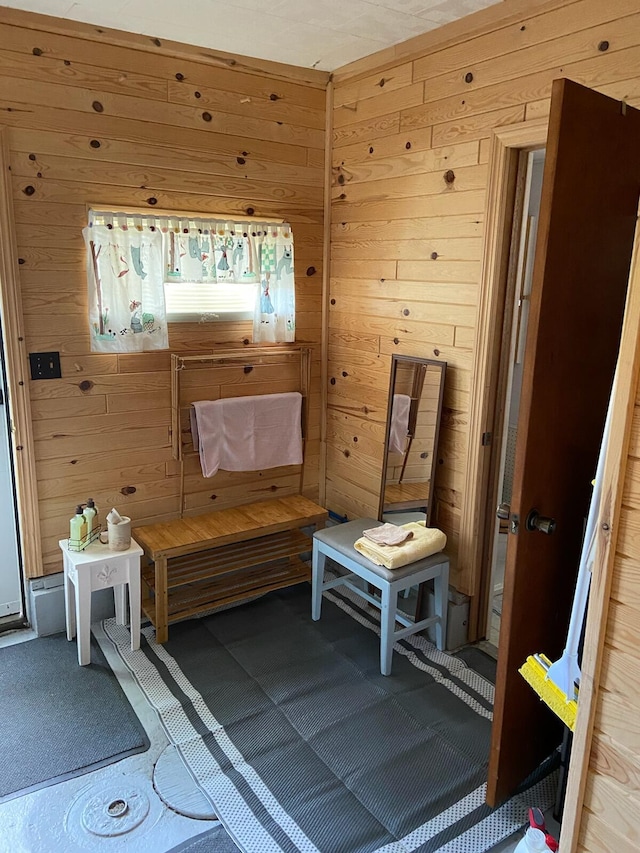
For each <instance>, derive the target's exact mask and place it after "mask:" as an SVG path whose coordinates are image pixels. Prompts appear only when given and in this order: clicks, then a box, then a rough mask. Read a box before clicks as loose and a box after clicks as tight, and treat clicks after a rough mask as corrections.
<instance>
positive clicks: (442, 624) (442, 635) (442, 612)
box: [433, 563, 449, 652]
mask: <svg viewBox="0 0 640 853" xmlns="http://www.w3.org/2000/svg"><path fill="white" fill-rule="evenodd" d="M433 594H434V598H435V610H436V615H437V616H438V617H439V619H438V621H437V622H436V626H435V627H436V646H437V647H438V648H439V649H440V651H441V652H443V651H444V650H445V648H446V646H447V613H448V608H449V564H448V563H445V564H444V565H443V566H442V571H441V572H440V574H439V575H437V576H436V577H435V578H434V580H433Z"/></svg>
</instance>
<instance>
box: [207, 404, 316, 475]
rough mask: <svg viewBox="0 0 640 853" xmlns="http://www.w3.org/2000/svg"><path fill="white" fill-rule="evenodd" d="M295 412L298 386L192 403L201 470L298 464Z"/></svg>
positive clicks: (299, 443) (299, 431) (299, 435)
mask: <svg viewBox="0 0 640 853" xmlns="http://www.w3.org/2000/svg"><path fill="white" fill-rule="evenodd" d="M301 412H302V395H301V394H300V393H299V392H298V391H293V392H289V393H285V394H262V395H259V396H254V397H232V398H230V399H227V400H203V401H200V402H197V403H193V404H192V409H191V433H192V436H193V443H194V447H197V448H198V451H199V453H200V465H201V466H202V473H203V475H204V476H205V477H213V475H214V474H215V473H216V471H217V470H218V468H222V469H223V470H224V471H261V470H262V469H264V468H277V467H279V466H280V465H300V464H302V429H301V419H300V416H301Z"/></svg>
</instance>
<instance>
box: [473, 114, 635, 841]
mask: <svg viewBox="0 0 640 853" xmlns="http://www.w3.org/2000/svg"><path fill="white" fill-rule="evenodd" d="M547 129H548V120H547V119H543V120H538V121H532V122H522V123H521V124H516V125H508V126H506V127H501V128H496V129H495V130H494V132H493V135H492V139H491V150H490V155H489V177H488V192H487V205H486V212H487V218H486V222H487V225H486V234H485V244H484V252H483V262H482V274H481V296H480V303H479V306H478V323H477V345H476V350H475V357H474V366H473V374H472V375H473V377H474V382H473V383H472V392H471V401H470V421H469V448H468V460H469V461H468V466H467V476H466V479H465V492H464V502H463V509H462V519H461V543H460V564H461V565H462V566H464V567H466V568H467V569H468V570H469V573H470V574H469V576H470V579H471V589H472V595H473V598H472V602H471V612H470V636H471V637H473V636H474V634H473V633H472V632H475V635H476V636H477V631H478V621H479V606H480V599H481V597H482V596H481V595H480V593H481V590H482V581H483V578H482V555H483V542H482V537H479V536H478V531H484V530H485V529H486V524H487V520H488V515H489V512H490V511H491V512H492V508H490V507H489V506H488V500H487V495H488V489H489V487H490V482H489V471H490V465H489V463H490V457H491V453H490V450H491V448H490V446H487V445H483V443H482V437H483V434H484V433H486V432H491V431H492V429H493V416H494V410H495V400H496V389H495V382H496V377H497V375H498V366H499V358H500V351H501V348H502V336H501V334H500V330H501V316H502V306H501V304H500V299H501V298H504V288H505V282H506V276H507V271H508V259H509V248H510V241H511V234H512V227H511V226H512V219H513V209H514V197H515V176H516V171H517V160H518V158H519V156H520V154H521V152H522V151H524V150H531V149H534V148H540V147H543V146H544V145H545V143H546V139H547ZM639 328H640V227H639V228H638V229H637V230H636V237H635V245H634V251H633V258H632V264H631V273H630V277H629V288H628V292H627V303H626V307H625V313H624V321H623V328H622V335H621V343H620V354H619V368H618V382H617V386H616V390H615V396H614V399H613V409H612V426H611V436H610V440H609V446H608V452H607V457H606V461H605V470H604V476H603V483H602V494H603V500H602V506H601V507H600V512H599V516H598V522H597V525H596V529H597V536H596V551H595V560H594V565H593V569H592V578H591V591H590V595H589V604H588V608H587V618H586V625H585V638H584V654H583V659H582V667H581V669H582V678H581V690H580V702H579V705H578V714H577V719H576V727H575V731H574V736H573V746H572V754H571V760H570V763H569V771H568V780H567V789H566V794H565V801H564V812H563V822H562V832H561V837H560V841H561V843H562V850H563V851H566V853H576V850H577V846H578V838H579V834H580V827H581V822H582V815H583V802H584V792H585V787H586V782H587V775H588V771H589V758H590V752H591V743H592V736H593V729H594V721H595V715H596V706H597V697H598V691H599V682H600V670H601V666H602V657H603V649H604V639H605V629H606V623H607V617H608V612H609V600H610V592H611V583H612V577H613V569H614V562H615V558H616V543H617V540H618V534H619V522H620V506H621V503H622V492H623V486H624V476H625V469H626V463H627V455H628V447H629V442H630V435H631V427H632V420H633V413H634V406H635V401H636V395H637V393H638V380H639V377H640V334H639V333H638V329H639ZM492 384H493V387H492Z"/></svg>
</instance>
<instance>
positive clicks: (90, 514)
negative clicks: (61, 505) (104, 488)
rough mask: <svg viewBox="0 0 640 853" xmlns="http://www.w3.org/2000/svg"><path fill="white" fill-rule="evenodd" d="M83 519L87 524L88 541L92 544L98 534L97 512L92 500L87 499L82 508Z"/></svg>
mask: <svg viewBox="0 0 640 853" xmlns="http://www.w3.org/2000/svg"><path fill="white" fill-rule="evenodd" d="M84 517H85V520H86V522H87V535H88V537H89V540H90V541H91V542H93V540H94V539H97V537H98V532H99V529H98V528H99V525H98V510H97V508H96V505H95V502H94V500H93V498H87V504H86V506H85V508H84Z"/></svg>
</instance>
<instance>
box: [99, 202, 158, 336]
mask: <svg viewBox="0 0 640 853" xmlns="http://www.w3.org/2000/svg"><path fill="white" fill-rule="evenodd" d="M82 233H83V235H84V239H85V244H86V247H87V281H88V290H89V326H90V335H91V350H92V352H142V351H144V350H156V349H167V348H168V346H169V339H168V335H167V322H166V316H165V303H164V285H163V272H164V268H163V257H162V235H161V233H160V231H159V229H158V228H157V227H155V226H154V225H153V224H152V223H151V222H150V221H149V220H148V219H146V218H145V217H138V218H136V217H128V216H124V215H119V214H102V215H100V217H99V218H98V217H94V215H93V212H92V213H91V215H90V221H89V225H88V226H87V227H86V228H85V229H84V230H83V232H82Z"/></svg>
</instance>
